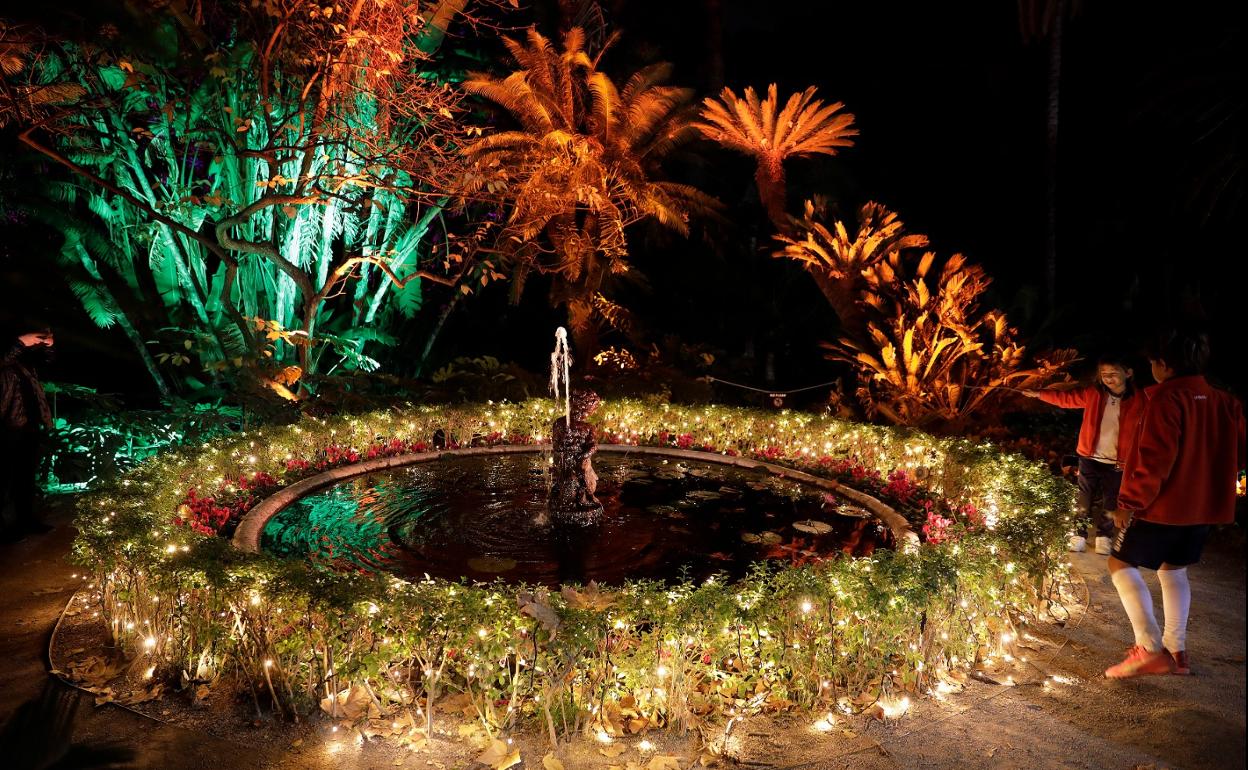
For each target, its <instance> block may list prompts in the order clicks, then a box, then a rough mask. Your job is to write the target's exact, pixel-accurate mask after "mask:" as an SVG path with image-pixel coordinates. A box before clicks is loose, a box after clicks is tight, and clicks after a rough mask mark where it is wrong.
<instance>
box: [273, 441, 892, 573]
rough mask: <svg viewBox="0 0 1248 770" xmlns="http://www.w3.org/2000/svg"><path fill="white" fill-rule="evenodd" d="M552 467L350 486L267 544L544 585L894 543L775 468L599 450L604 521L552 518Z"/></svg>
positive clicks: (529, 458)
mask: <svg viewBox="0 0 1248 770" xmlns="http://www.w3.org/2000/svg"><path fill="white" fill-rule="evenodd" d="M547 462H548V460H547V459H546V458H545V457H544V456H543V455H539V454H536V453H534V454H512V455H496V456H491V457H464V458H456V459H450V460H440V461H437V462H430V463H422V464H419V465H413V466H410V467H408V468H402V469H398V470H393V471H386V472H384V473H377V474H373V475H370V476H361V477H358V478H355V479H351V480H349V481H345V482H343V483H341V484H338V485H336V486H333V487H330V488H329V489H327V490H324V491H322V492H319V493H317V494H314V495H309V496H308V497H305V498H303V499H301V500H299V501H298V502H296V503H294V504H293V505H291V506H289V507H288V508H286V509H285V510H283V511H282V512H281V513H279V514H278V515H277V516H275V517H274V518H273V519H272V520H271V521H270V522H269V524H268V526H267V527H266V528H265V530H264V533H263V537H262V545H263V547H264V548H265V549H266V550H268V551H269V552H271V553H276V554H280V555H284V556H291V557H309V558H311V559H313V560H316V561H320V562H325V563H330V564H332V565H335V566H339V567H342V568H364V569H372V570H385V571H389V572H393V573H395V574H399V575H404V576H408V577H421V576H423V575H425V574H429V575H431V576H435V577H443V578H450V579H452V580H457V579H459V578H461V577H462V578H468V579H470V580H483V581H484V580H492V579H494V578H498V577H501V578H503V579H505V580H507V581H510V582H526V583H534V584H537V583H540V584H545V585H549V586H556V585H558V584H560V583H570V582H579V583H587V582H588V581H590V580H596V581H598V582H599V583H608V584H610V583H619V582H621V581H623V580H625V579H629V578H657V579H661V580H673V579H676V578H679V577H680V576H681V575H682V574H683V575H688V576H689V577H691V578H695V579H699V580H700V579H704V578H706V577H709V576H710V575H712V574H716V573H725V574H727V575H728V576H729V577H738V576H740V575H742V574H744V573H745V572H746V571H747V570H748V569H749V567H750V565H751V564H753V563H754V562H757V561H759V560H763V559H782V560H784V561H785V562H789V563H792V562H798V563H801V562H806V561H810V560H814V559H820V558H828V557H832V556H836V555H845V554H848V555H852V556H862V555H866V554H869V553H871V552H872V551H874V550H875V549H876V548H877V547H888V546H890V545H891V533H889V532H888V530H887V528H886V527H884V526H883V525H882V524H881V523H880V522H879V520H878V519H876V518H875V517H874V516H871V515H870V514H869V513H868V512H867V511H864V510H862V509H860V508H856V507H854V506H853V505H851V504H849V503H848V502H847V501H845V500H843V499H841V498H838V497H835V496H832V495H829V494H827V493H826V492H824V491H823V490H821V489H819V488H817V487H813V486H810V485H805V484H801V483H798V482H795V481H792V480H788V479H780V478H776V477H774V476H771V475H770V474H767V473H765V472H758V471H750V470H746V469H742V468H736V467H733V466H727V465H719V464H716V463H698V462H687V461H683V460H681V461H677V460H667V461H665V460H663V459H662V458H656V457H653V456H644V455H637V456H631V457H630V456H626V455H623V454H616V453H610V454H605V453H604V454H599V455H598V456H597V457H596V458H595V459H594V467H595V469H596V470H597V471H598V475H599V477H600V479H599V485H598V498H599V500H600V501H601V502H602V504H603V507H604V509H605V511H604V513H603V515H602V516H601V518H599V519H597V520H596V521H594V522H590V523H584V522H576V521H571V522H563V521H560V520H558V519H556V520H555V521H553V522H552V521H550V520H549V517H548V516H547V513H546V490H547V482H546V476H545V473H544V471H545V468H546V463H547Z"/></svg>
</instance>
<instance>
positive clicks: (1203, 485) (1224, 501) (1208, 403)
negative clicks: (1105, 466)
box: [1105, 331, 1248, 679]
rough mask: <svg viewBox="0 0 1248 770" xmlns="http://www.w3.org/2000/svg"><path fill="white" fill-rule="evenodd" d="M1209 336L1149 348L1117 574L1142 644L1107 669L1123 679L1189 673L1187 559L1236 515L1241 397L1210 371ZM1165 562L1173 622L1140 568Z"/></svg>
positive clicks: (1165, 596) (1162, 574)
mask: <svg viewBox="0 0 1248 770" xmlns="http://www.w3.org/2000/svg"><path fill="white" fill-rule="evenodd" d="M1208 358H1209V342H1208V338H1207V337H1205V335H1203V334H1200V333H1197V332H1190V331H1188V332H1176V333H1170V334H1167V335H1165V336H1164V337H1163V338H1162V339H1161V340H1160V341H1159V343H1158V344H1157V345H1156V346H1155V348H1154V350H1152V351H1151V352H1150V353H1149V361H1150V363H1151V364H1152V369H1153V377H1154V379H1156V380H1157V382H1158V384H1157V385H1155V386H1153V387H1151V388H1149V397H1148V403H1147V404H1146V406H1145V408H1144V414H1143V415H1142V417H1141V419H1140V424H1139V431H1138V434H1137V436H1136V438H1135V441H1134V442H1133V446H1134V448H1133V451H1132V452H1131V454H1130V456H1128V458H1127V463H1126V470H1125V474H1124V477H1123V482H1122V489H1121V490H1120V491H1119V494H1118V509H1117V510H1115V511H1113V512H1112V514H1111V515H1112V516H1113V519H1114V523H1115V524H1116V525H1117V527H1118V535H1117V537H1116V538H1115V540H1114V548H1113V553H1112V554H1111V555H1110V557H1109V573H1110V578H1111V579H1112V580H1113V582H1114V587H1115V588H1117V589H1118V597H1119V598H1120V599H1121V600H1122V606H1123V609H1125V610H1126V612H1127V617H1128V618H1129V619H1130V621H1131V628H1132V630H1133V631H1134V634H1135V645H1134V646H1132V647H1131V649H1130V650H1128V651H1127V657H1126V659H1125V660H1123V661H1122V662H1121V663H1119V664H1117V665H1114V666H1110V667H1109V668H1108V669H1106V670H1105V676H1107V677H1111V678H1114V679H1123V678H1126V677H1132V676H1139V675H1141V674H1169V673H1175V674H1188V673H1190V672H1191V669H1190V667H1189V663H1188V658H1187V615H1188V608H1189V606H1190V604H1191V599H1192V591H1191V585H1190V584H1189V583H1188V577H1187V566H1188V565H1189V564H1196V563H1197V562H1199V561H1200V554H1201V550H1202V548H1203V547H1204V543H1205V539H1206V538H1207V537H1208V535H1209V529H1210V526H1212V525H1214V524H1229V523H1231V522H1233V521H1234V520H1235V483H1236V477H1237V476H1238V474H1239V471H1241V470H1242V469H1243V468H1244V466H1245V464H1246V462H1245V460H1246V458H1245V455H1246V454H1248V449H1246V448H1245V438H1244V411H1243V406H1242V405H1241V404H1240V403H1239V400H1238V399H1236V398H1235V397H1234V396H1232V395H1230V394H1229V393H1226V392H1224V391H1221V390H1218V389H1216V388H1213V387H1211V386H1210V385H1209V383H1208V382H1206V381H1205V378H1204V377H1203V376H1202V375H1201V372H1203V371H1204V368H1205V362H1206V361H1207V360H1208ZM1141 567H1143V568H1147V569H1152V570H1157V580H1158V582H1159V583H1161V600H1162V608H1163V609H1164V611H1165V630H1164V632H1163V631H1162V629H1160V628H1158V626H1157V620H1156V618H1155V617H1154V615H1153V597H1152V595H1151V594H1150V593H1149V590H1148V585H1147V584H1146V583H1145V582H1144V578H1143V577H1141V575H1140V568H1141Z"/></svg>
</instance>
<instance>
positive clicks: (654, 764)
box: [646, 754, 680, 770]
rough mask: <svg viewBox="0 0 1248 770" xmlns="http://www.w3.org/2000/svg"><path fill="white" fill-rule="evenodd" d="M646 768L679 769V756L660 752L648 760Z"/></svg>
mask: <svg viewBox="0 0 1248 770" xmlns="http://www.w3.org/2000/svg"><path fill="white" fill-rule="evenodd" d="M646 770H680V757H673V756H671V755H669V754H660V755H659V756H656V757H654V758H652V759H651V760H650V764H648V765H646Z"/></svg>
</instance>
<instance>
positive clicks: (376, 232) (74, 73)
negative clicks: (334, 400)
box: [2, 0, 468, 393]
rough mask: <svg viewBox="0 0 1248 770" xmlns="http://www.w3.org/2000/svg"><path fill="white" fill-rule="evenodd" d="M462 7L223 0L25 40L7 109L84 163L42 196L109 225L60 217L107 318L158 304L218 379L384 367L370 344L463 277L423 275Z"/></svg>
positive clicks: (100, 318)
mask: <svg viewBox="0 0 1248 770" xmlns="http://www.w3.org/2000/svg"><path fill="white" fill-rule="evenodd" d="M464 5H465V3H464V2H463V1H462V0H461V1H460V2H452V3H441V4H437V5H435V6H433V7H432V8H431V9H426V7H425V6H424V5H423V4H418V3H416V2H410V1H409V2H383V1H382V0H360V2H356V3H352V4H350V5H348V6H333V5H330V6H323V5H322V4H321V3H316V2H311V1H310V0H291V1H290V2H284V3H262V4H256V3H251V2H246V1H245V0H217V1H216V2H208V3H204V4H203V5H202V6H197V15H195V16H194V17H192V16H189V15H187V14H186V13H175V12H174V11H172V10H169V9H172V8H173V6H169V7H168V8H167V9H165V10H163V11H149V12H148V13H147V14H146V15H145V17H144V22H145V24H150V25H151V28H150V29H149V30H146V31H145V32H146V34H147V35H148V37H149V38H150V39H151V40H155V41H156V42H157V43H158V45H150V44H149V45H144V46H139V45H131V44H127V42H126V41H125V40H124V39H122V36H121V34H120V33H117V34H115V35H114V36H113V37H112V38H111V39H110V38H109V37H107V36H105V37H101V38H100V39H98V40H83V41H76V42H66V41H61V42H59V43H58V44H56V45H46V46H42V47H34V46H31V47H28V49H27V50H25V51H17V54H21V56H20V58H21V60H22V61H23V62H24V63H25V64H26V66H25V67H22V68H16V67H7V66H6V68H5V70H4V74H5V77H6V81H9V82H6V86H8V85H12V86H13V88H9V89H6V90H9V91H10V92H11V93H16V94H33V95H36V96H37V95H40V94H42V96H40V98H38V99H36V98H34V97H31V98H26V99H11V100H9V101H8V102H7V103H6V104H5V105H4V106H3V108H2V109H3V112H4V113H5V115H4V118H5V120H6V121H7V122H15V123H17V124H18V126H19V128H20V130H21V134H20V136H21V138H22V140H23V141H24V142H25V143H26V144H27V145H29V146H30V147H32V148H34V149H35V150H37V151H39V152H40V153H42V154H43V155H44V156H46V157H47V158H51V159H53V160H55V161H56V162H57V163H59V164H60V165H61V166H62V167H63V168H65V169H68V170H70V171H72V172H73V174H72V175H71V176H70V177H69V179H68V181H61V180H54V181H51V182H49V184H48V191H49V193H50V194H51V195H52V196H53V197H54V198H55V199H57V200H59V201H64V202H67V203H71V204H75V206H74V209H75V210H79V209H80V207H83V206H85V207H86V208H88V209H89V210H90V212H91V213H92V214H93V215H94V216H95V217H98V220H99V222H100V223H102V224H103V228H104V233H105V236H106V237H104V238H98V237H96V238H90V237H84V236H83V233H85V232H89V231H90V227H74V228H67V229H66V230H65V232H66V241H65V246H64V253H63V254H62V257H63V261H68V262H77V263H79V264H80V265H81V268H82V269H81V270H80V271H79V272H80V276H79V277H80V278H81V280H80V281H79V285H76V286H75V290H76V291H77V292H78V295H79V297H80V298H81V299H82V301H83V303H84V305H86V306H87V307H88V309H89V310H90V311H91V312H92V316H93V317H94V318H95V319H96V320H97V322H98V323H101V325H108V324H111V323H113V322H120V323H122V324H123V326H124V327H128V328H134V327H142V326H143V325H144V324H143V323H142V322H141V321H140V320H139V319H138V318H136V317H135V316H136V315H138V313H137V312H136V311H135V310H134V308H147V309H148V310H149V311H150V310H151V308H153V307H157V308H160V309H161V310H162V311H163V312H162V313H157V314H155V315H158V316H160V317H161V318H162V320H165V325H166V326H174V327H177V328H179V329H180V330H181V331H182V333H183V339H184V341H185V343H186V345H185V348H186V350H187V351H190V352H193V353H195V354H198V356H199V359H200V362H201V363H202V364H204V366H205V368H207V369H209V370H212V371H217V372H228V371H231V370H233V369H234V368H235V367H241V366H249V367H252V368H254V369H255V370H256V371H259V372H265V371H268V372H273V371H282V372H284V374H285V377H286V378H287V379H288V380H291V382H292V383H293V380H297V379H298V377H299V376H301V375H306V374H308V373H311V372H315V371H317V370H319V369H327V368H330V367H346V368H348V369H351V368H359V369H371V368H374V367H375V366H376V365H377V362H376V360H375V359H374V358H372V357H371V356H370V355H368V353H367V351H366V345H367V343H369V342H380V343H386V342H389V341H390V337H389V335H388V334H387V333H386V331H385V326H384V322H385V321H386V320H387V318H388V317H389V316H396V315H397V316H411V315H412V314H413V313H414V312H415V311H416V310H417V309H418V308H419V307H420V303H421V282H422V279H429V280H434V281H438V282H442V283H447V284H453V283H455V282H456V281H457V280H458V279H459V278H461V277H463V276H464V274H465V273H466V272H467V270H468V265H467V263H464V262H461V263H458V264H456V265H453V266H452V267H451V269H450V270H436V271H430V270H426V269H424V268H423V267H422V266H421V262H422V259H423V260H426V261H427V260H428V257H429V240H430V238H429V236H430V234H431V230H432V225H433V224H434V222H435V220H436V219H437V218H438V216H439V215H440V214H441V212H442V210H443V208H444V207H445V206H446V205H447V204H448V198H447V195H446V193H445V190H447V189H449V188H450V184H449V180H450V179H451V178H452V177H453V176H455V175H456V174H457V169H458V164H459V161H458V158H459V155H458V153H457V152H456V151H455V147H457V146H458V145H459V144H461V143H462V141H463V136H464V134H463V131H464V129H463V128H462V127H461V126H460V124H459V123H458V122H457V121H456V119H455V111H456V110H457V101H458V96H457V92H456V91H455V90H454V89H453V88H451V86H450V85H449V84H448V83H446V82H443V81H440V80H438V79H436V78H435V77H434V76H433V75H431V74H430V73H429V72H428V70H429V69H430V67H429V65H428V60H429V58H430V55H431V54H432V53H433V49H434V48H435V47H436V45H437V43H438V41H439V40H440V39H441V34H440V32H441V31H443V30H444V29H445V25H446V23H447V22H448V18H449V17H448V14H453V13H454V12H455V11H457V10H462V8H463V6H464ZM114 32H116V30H114ZM136 34H137V33H136ZM139 50H142V51H144V53H143V54H141V55H140V54H138V53H137V51H139ZM48 89H53V90H51V91H49V90H48ZM45 219H49V220H50V219H53V217H51V216H45ZM88 224H89V223H88ZM149 314H150V313H149ZM147 325H148V326H149V327H150V326H151V324H150V323H149V324H147ZM131 338H132V340H134V341H135V344H136V345H137V346H139V347H140V348H141V349H142V347H143V344H144V343H143V341H142V337H141V335H140V334H138V333H137V332H136V333H135V334H133V335H132V337H131ZM177 341H179V342H181V341H183V340H177ZM179 356H181V357H182V358H189V356H188V355H187V354H186V353H185V352H182V351H179ZM169 361H170V357H169V355H166V356H165V360H164V363H166V364H167V363H169ZM292 367H297V369H292ZM149 368H150V367H149ZM262 376H263V375H262ZM292 376H293V379H292ZM266 379H268V380H269V381H270V382H271V383H274V384H281V383H278V382H277V381H276V380H275V379H273V378H272V377H267V378H266ZM283 389H285V390H286V391H287V392H288V393H289V392H290V391H292V390H293V388H287V387H286V386H285V385H283Z"/></svg>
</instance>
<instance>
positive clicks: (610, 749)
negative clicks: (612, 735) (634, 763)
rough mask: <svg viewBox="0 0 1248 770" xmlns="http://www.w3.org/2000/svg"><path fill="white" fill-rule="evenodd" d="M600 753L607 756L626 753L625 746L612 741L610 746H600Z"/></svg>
mask: <svg viewBox="0 0 1248 770" xmlns="http://www.w3.org/2000/svg"><path fill="white" fill-rule="evenodd" d="M598 753H599V754H601V755H603V756H604V757H607V758H611V757H618V756H619V755H621V754H623V753H624V747H623V746H621V745H620V744H618V743H612V744H611V745H609V746H603V747H601V748H599V749H598Z"/></svg>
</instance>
